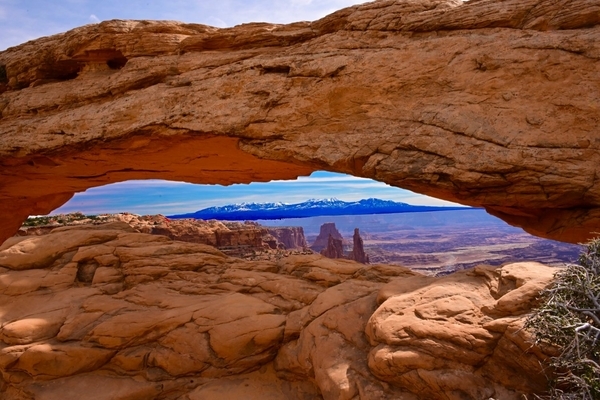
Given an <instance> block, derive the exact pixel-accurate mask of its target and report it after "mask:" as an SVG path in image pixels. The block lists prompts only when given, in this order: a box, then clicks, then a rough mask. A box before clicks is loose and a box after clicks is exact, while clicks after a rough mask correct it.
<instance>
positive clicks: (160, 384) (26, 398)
mask: <svg viewBox="0 0 600 400" xmlns="http://www.w3.org/2000/svg"><path fill="white" fill-rule="evenodd" d="M554 271H555V269H552V268H549V267H546V266H544V265H541V264H537V263H518V264H510V265H506V266H503V267H500V268H493V267H486V266H480V267H477V268H475V269H472V270H468V271H461V272H458V273H455V274H453V275H450V276H446V277H441V278H433V277H427V276H423V275H419V274H417V273H414V272H411V271H410V270H407V269H405V268H402V267H397V266H385V265H369V266H367V265H363V264H358V263H355V262H353V261H349V260H331V259H327V258H324V257H321V256H319V255H310V256H307V255H293V256H289V257H283V258H281V259H279V260H276V261H260V262H256V261H255V262H253V261H244V260H241V259H236V258H232V257H227V256H226V255H224V254H223V253H221V252H219V251H218V250H216V249H215V248H213V247H210V246H206V245H202V244H196V243H185V242H177V241H173V240H171V239H169V238H167V237H164V236H156V235H149V234H143V233H139V232H136V231H135V230H134V229H132V228H131V226H129V225H128V224H125V223H120V222H116V223H110V224H106V225H97V226H79V227H61V228H56V229H55V230H54V231H52V232H51V233H49V234H47V235H42V236H23V237H13V238H10V239H9V240H7V241H6V242H5V243H4V244H3V245H2V246H1V247H0V304H2V305H3V306H2V313H1V314H0V392H2V393H3V396H4V397H3V399H7V400H30V399H43V400H46V399H57V400H59V399H60V400H64V399H76V398H77V399H78V398H86V399H98V400H100V399H102V400H103V399H106V400H108V399H111V400H126V399H127V400H128V399H149V398H156V399H181V400H191V399H206V398H210V399H220V398H222V399H249V398H256V399H273V400H275V399H278V400H279V399H321V398H322V399H326V400H334V399H335V400H337V399H381V400H383V399H410V400H417V399H423V400H425V399H432V398H436V399H477V400H480V399H488V398H501V399H520V398H521V397H520V396H521V395H522V394H530V393H540V392H542V391H543V390H544V389H545V385H546V380H545V379H546V378H545V375H544V373H543V372H542V370H541V368H542V365H543V363H544V360H545V359H546V357H547V356H546V355H545V354H544V353H543V352H542V350H541V349H539V348H538V347H536V346H532V344H531V342H530V337H529V336H528V334H527V332H525V331H523V330H521V328H522V325H523V318H524V316H525V315H526V314H527V312H528V311H529V310H530V308H531V306H532V303H533V301H534V298H535V296H536V295H537V293H538V292H539V290H540V289H542V288H543V287H545V286H546V285H547V284H548V283H549V282H550V280H551V278H552V275H553V273H554ZM249 396H250V397H249ZM251 396H254V397H251Z"/></svg>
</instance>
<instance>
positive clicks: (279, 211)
mask: <svg viewBox="0 0 600 400" xmlns="http://www.w3.org/2000/svg"><path fill="white" fill-rule="evenodd" d="M464 209H465V207H433V206H413V205H410V204H406V203H398V202H395V201H390V200H380V199H366V200H360V201H352V202H347V201H342V200H338V199H311V200H308V201H305V202H303V203H298V204H285V203H241V204H230V205H226V206H222V207H210V208H205V209H203V210H200V211H196V212H195V213H189V214H179V215H171V216H169V218H196V219H205V220H206V219H219V220H227V221H248V220H249V221H253V220H257V219H284V218H307V217H318V216H325V215H364V214H396V213H409V212H425V211H451V210H464Z"/></svg>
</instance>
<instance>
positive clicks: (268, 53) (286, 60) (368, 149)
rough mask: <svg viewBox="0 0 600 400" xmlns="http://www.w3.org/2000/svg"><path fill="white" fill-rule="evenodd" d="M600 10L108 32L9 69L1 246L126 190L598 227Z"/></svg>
mask: <svg viewBox="0 0 600 400" xmlns="http://www.w3.org/2000/svg"><path fill="white" fill-rule="evenodd" d="M599 24H600V6H599V5H598V4H597V3H596V2H592V1H586V0H572V1H566V0H564V1H555V0H553V1H550V0H506V1H492V0H477V1H471V2H468V3H464V4H463V3H462V2H461V1H458V0H424V1H409V0H399V1H393V0H389V1H388V0H383V1H377V2H374V3H367V4H364V5H361V6H355V7H351V8H348V9H344V10H341V11H339V12H336V13H334V14H332V15H330V16H328V17H325V18H323V19H322V20H319V21H316V22H313V23H308V22H306V23H305V22H301V23H295V24H290V25H271V24H247V25H241V26H238V27H235V28H230V29H217V28H212V27H207V26H203V25H195V24H181V23H175V22H149V21H109V22H104V23H101V24H98V25H88V26H85V27H82V28H78V29H75V30H73V31H70V32H67V33H65V34H61V35H56V36H52V37H47V38H41V39H38V40H35V41H32V42H28V43H25V44H23V45H20V46H17V47H14V48H11V49H8V50H6V51H4V52H2V53H0V113H1V114H0V165H1V168H2V173H1V176H0V199H2V208H1V209H0V215H1V216H2V222H3V223H2V226H1V227H0V239H1V240H3V239H4V238H6V237H8V236H10V235H11V234H12V233H13V232H15V231H16V229H17V228H18V225H19V224H20V223H21V221H22V220H23V219H24V218H25V217H26V216H27V215H29V214H37V213H47V212H49V211H51V210H52V209H54V208H56V207H57V206H59V205H61V204H63V203H64V202H65V201H67V200H68V199H69V198H70V197H71V196H72V194H73V193H75V192H78V191H82V190H85V189H86V188H88V187H91V186H97V185H101V184H106V183H111V182H117V181H122V180H128V179H140V178H162V179H175V180H185V181H189V182H195V183H234V182H250V181H261V180H269V179H274V178H279V179H281V178H292V177H295V176H298V175H305V174H309V173H310V172H311V171H313V170H316V169H324V170H329V171H339V172H344V173H351V174H354V175H357V176H364V177H369V178H374V179H377V180H381V181H384V182H387V183H389V184H392V185H395V186H399V187H403V188H407V189H410V190H414V191H416V192H420V193H424V194H428V195H431V196H435V197H439V198H443V199H446V200H451V201H456V202H460V203H463V204H469V205H476V206H483V207H485V208H486V209H487V210H488V212H490V213H492V214H494V215H497V216H499V217H501V218H503V219H504V220H506V221H508V222H509V223H512V224H516V225H518V226H522V227H523V228H524V229H525V230H527V231H529V232H531V233H534V234H537V235H540V236H545V237H550V238H554V239H559V240H564V241H571V242H577V241H581V240H584V239H586V238H588V237H589V236H590V235H593V232H595V231H600V211H599V208H598V207H599V205H600V185H599V184H598V182H597V178H596V176H597V170H598V165H600V154H599V152H598V149H599V147H600V130H599V128H598V126H599V119H600V114H599V110H600V97H599V93H600V62H599V59H600V40H599V39H600V27H599Z"/></svg>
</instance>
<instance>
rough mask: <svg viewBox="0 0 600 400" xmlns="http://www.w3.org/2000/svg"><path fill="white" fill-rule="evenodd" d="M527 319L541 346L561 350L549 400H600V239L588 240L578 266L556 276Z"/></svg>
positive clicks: (555, 362) (552, 361)
mask: <svg viewBox="0 0 600 400" xmlns="http://www.w3.org/2000/svg"><path fill="white" fill-rule="evenodd" d="M541 300H542V303H541V305H540V306H539V308H537V309H535V310H534V312H533V314H532V315H531V316H530V317H529V318H528V320H527V322H526V324H525V326H526V327H527V328H528V329H530V330H531V331H532V332H533V334H534V337H535V339H536V341H537V342H538V344H540V343H543V344H547V345H551V346H554V347H555V348H557V349H558V352H557V354H558V355H557V356H555V357H551V359H550V367H551V368H552V370H553V374H552V379H551V388H550V391H549V395H548V396H547V398H549V399H578V400H599V399H600V239H595V240H592V241H591V242H589V243H588V244H587V245H586V247H585V250H584V251H583V253H582V254H581V255H580V257H579V261H578V264H577V265H568V266H567V267H566V268H564V269H561V270H560V271H558V272H557V273H556V274H555V279H554V282H553V284H552V285H551V286H550V287H549V288H547V289H546V290H544V291H543V292H542V298H541Z"/></svg>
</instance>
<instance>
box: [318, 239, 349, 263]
mask: <svg viewBox="0 0 600 400" xmlns="http://www.w3.org/2000/svg"><path fill="white" fill-rule="evenodd" d="M321 255H323V256H325V257H327V258H345V257H344V244H343V242H342V239H336V238H334V237H333V235H331V234H330V235H329V238H328V239H327V247H326V248H324V249H323V250H321Z"/></svg>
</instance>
